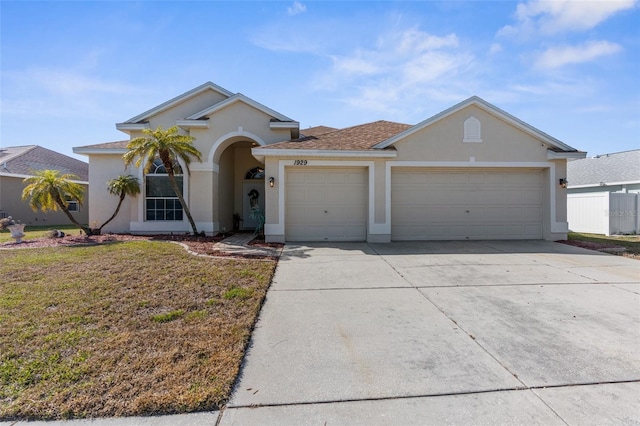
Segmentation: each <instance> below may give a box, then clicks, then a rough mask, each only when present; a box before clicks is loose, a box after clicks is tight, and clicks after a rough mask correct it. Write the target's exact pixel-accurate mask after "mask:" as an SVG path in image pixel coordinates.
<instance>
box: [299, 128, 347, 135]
mask: <svg viewBox="0 0 640 426" xmlns="http://www.w3.org/2000/svg"><path fill="white" fill-rule="evenodd" d="M336 130H340V129H336V128H334V127H328V126H315V127H309V128H308V129H304V130H300V133H302V136H307V137H308V136H320V135H323V134H325V133H329V132H335V131H336Z"/></svg>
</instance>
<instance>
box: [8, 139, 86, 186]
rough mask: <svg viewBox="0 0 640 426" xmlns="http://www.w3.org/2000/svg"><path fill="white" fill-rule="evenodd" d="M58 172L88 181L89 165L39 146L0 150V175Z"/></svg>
mask: <svg viewBox="0 0 640 426" xmlns="http://www.w3.org/2000/svg"><path fill="white" fill-rule="evenodd" d="M47 169H50V170H58V171H60V172H61V173H63V174H73V175H76V176H78V180H80V181H88V180H89V164H87V163H85V162H84V161H80V160H77V159H75V158H72V157H69V156H67V155H64V154H60V153H59V152H55V151H52V150H50V149H47V148H43V147H41V146H39V145H25V146H9V147H5V148H0V173H3V174H14V175H21V176H31V175H33V172H34V171H39V170H47Z"/></svg>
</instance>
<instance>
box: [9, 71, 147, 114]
mask: <svg viewBox="0 0 640 426" xmlns="http://www.w3.org/2000/svg"><path fill="white" fill-rule="evenodd" d="M3 78H4V79H5V80H6V82H7V84H9V85H10V86H11V90H5V93H4V94H3V98H4V99H3V102H2V112H3V113H8V114H14V115H33V114H38V115H42V116H52V117H59V118H61V117H74V116H75V117H79V116H87V115H91V116H93V117H94V118H95V117H107V118H108V119H113V117H114V111H113V109H112V105H113V100H114V99H117V98H121V97H127V98H129V97H131V96H139V95H141V94H142V93H143V92H144V91H143V90H141V89H140V88H139V87H136V86H133V85H128V84H122V83H119V82H115V81H109V80H102V79H99V78H96V77H92V76H88V75H86V74H83V73H81V72H78V71H75V70H70V69H69V70H67V69H62V68H32V69H28V70H23V71H12V72H6V73H5V74H4V75H3Z"/></svg>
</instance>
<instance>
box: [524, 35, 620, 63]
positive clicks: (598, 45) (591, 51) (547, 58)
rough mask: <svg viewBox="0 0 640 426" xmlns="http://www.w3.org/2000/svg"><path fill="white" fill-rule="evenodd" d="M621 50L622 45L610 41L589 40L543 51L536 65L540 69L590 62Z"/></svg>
mask: <svg viewBox="0 0 640 426" xmlns="http://www.w3.org/2000/svg"><path fill="white" fill-rule="evenodd" d="M620 50H622V47H620V45H618V44H616V43H611V42H608V41H589V42H587V43H584V44H582V45H580V46H557V47H552V48H549V49H547V50H545V51H544V52H542V53H541V54H540V55H539V56H538V57H537V59H536V61H535V64H534V66H535V67H536V68H539V69H550V68H559V67H562V66H564V65H569V64H580V63H584V62H590V61H593V60H594V59H597V58H599V57H601V56H607V55H613V54H614V53H617V52H619V51H620Z"/></svg>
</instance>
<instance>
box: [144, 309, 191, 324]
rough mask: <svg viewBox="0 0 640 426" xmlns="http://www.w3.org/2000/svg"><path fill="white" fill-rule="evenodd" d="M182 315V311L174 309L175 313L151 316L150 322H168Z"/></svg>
mask: <svg viewBox="0 0 640 426" xmlns="http://www.w3.org/2000/svg"><path fill="white" fill-rule="evenodd" d="M183 315H184V309H176V310H175V311H171V312H166V313H164V314H158V315H152V316H151V321H153V322H159V323H163V322H169V321H173V320H177V319H178V318H180V317H182V316H183Z"/></svg>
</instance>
